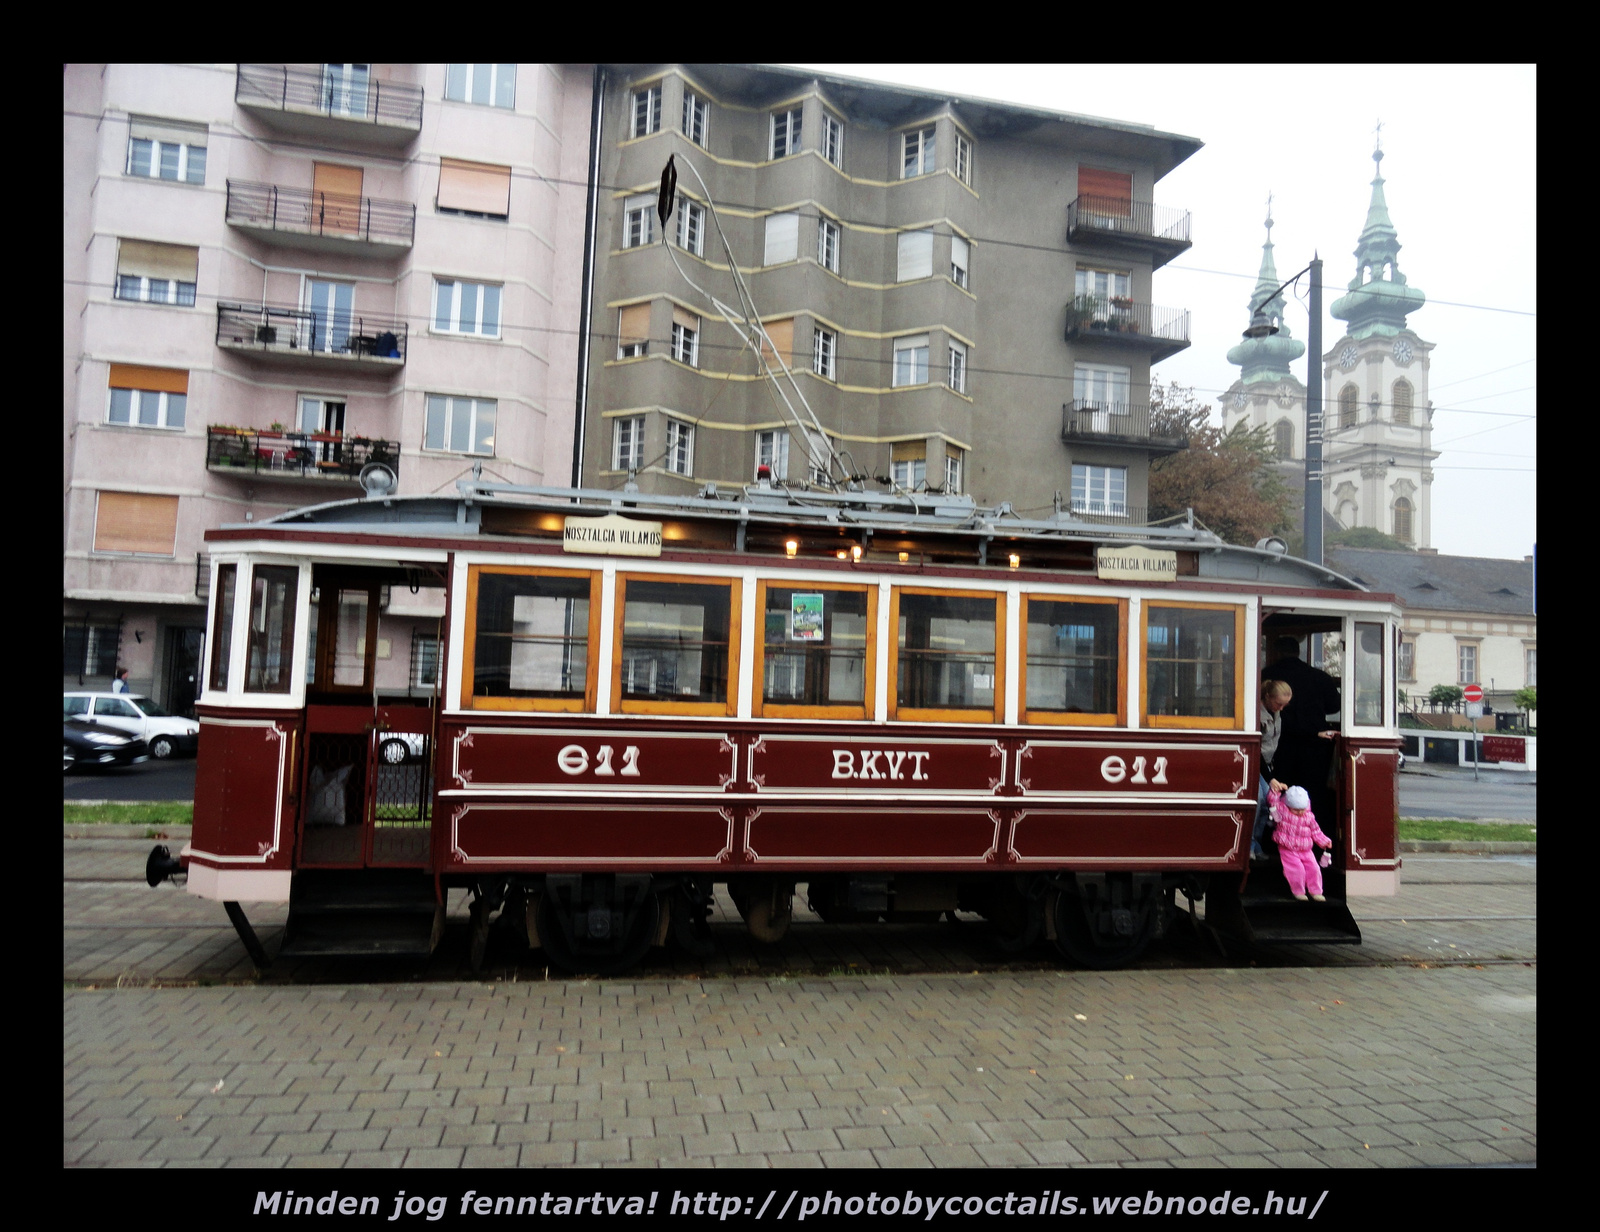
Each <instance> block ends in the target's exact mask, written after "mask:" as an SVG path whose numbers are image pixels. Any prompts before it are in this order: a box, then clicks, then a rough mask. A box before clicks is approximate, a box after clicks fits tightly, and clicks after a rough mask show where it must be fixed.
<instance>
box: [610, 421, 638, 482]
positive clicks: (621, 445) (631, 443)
mask: <svg viewBox="0 0 1600 1232" xmlns="http://www.w3.org/2000/svg"><path fill="white" fill-rule="evenodd" d="M643 465H644V416H643V415H636V416H633V417H632V418H630V419H618V420H616V421H615V424H614V426H613V427H612V429H611V467H612V469H613V470H619V471H636V470H638V469H639V468H640V467H642V466H643Z"/></svg>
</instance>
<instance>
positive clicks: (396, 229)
mask: <svg viewBox="0 0 1600 1232" xmlns="http://www.w3.org/2000/svg"><path fill="white" fill-rule="evenodd" d="M227 219H228V225H229V226H230V227H238V228H240V229H241V230H245V231H252V232H255V233H256V235H257V238H258V239H261V240H263V241H264V242H266V243H268V244H282V245H285V246H288V247H293V248H311V249H315V250H317V251H319V252H355V253H361V254H363V255H366V256H377V257H384V256H398V255H400V254H401V253H403V252H405V251H406V250H407V249H408V248H410V247H411V242H412V238H413V236H414V235H415V233H416V229H417V207H416V206H414V205H412V204H411V203H410V202H409V201H384V200H380V199H379V198H377V197H355V196H345V195H343V194H340V193H326V192H312V191H310V190H308V189H304V188H285V187H282V186H280V185H277V184H255V183H251V182H248V181H242V180H229V181H228V214H227Z"/></svg>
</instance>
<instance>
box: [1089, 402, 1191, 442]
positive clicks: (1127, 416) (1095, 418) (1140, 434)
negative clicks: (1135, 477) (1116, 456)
mask: <svg viewBox="0 0 1600 1232" xmlns="http://www.w3.org/2000/svg"><path fill="white" fill-rule="evenodd" d="M1061 439H1062V440H1063V441H1065V442H1066V443H1067V444H1068V445H1074V444H1077V445H1123V446H1131V447H1133V448H1136V449H1143V450H1145V451H1147V452H1149V453H1151V454H1160V453H1180V452H1182V451H1183V450H1185V449H1187V448H1189V440H1188V438H1187V437H1184V436H1172V435H1167V434H1165V433H1163V432H1160V431H1157V430H1154V429H1152V427H1151V422H1150V408H1149V407H1148V406H1136V405H1134V404H1132V403H1128V402H1087V401H1082V400H1079V401H1073V402H1068V403H1066V404H1065V405H1063V406H1062V408H1061Z"/></svg>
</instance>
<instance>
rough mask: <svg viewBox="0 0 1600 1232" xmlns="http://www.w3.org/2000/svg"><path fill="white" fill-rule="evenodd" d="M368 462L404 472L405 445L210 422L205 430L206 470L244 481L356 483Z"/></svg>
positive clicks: (337, 433) (359, 438)
mask: <svg viewBox="0 0 1600 1232" xmlns="http://www.w3.org/2000/svg"><path fill="white" fill-rule="evenodd" d="M369 462H382V463H383V464H384V465H385V466H387V467H389V469H390V470H392V471H394V473H395V474H396V475H399V473H400V442H399V441H380V440H371V439H369V438H367V437H364V436H346V435H344V434H343V433H342V432H278V431H270V430H268V429H265V428H262V429H256V428H233V427H228V426H226V425H224V424H211V425H210V426H209V427H207V428H206V469H207V470H208V471H215V472H216V473H217V474H219V475H235V476H237V477H239V478H240V479H245V478H249V479H309V480H311V481H313V482H322V483H326V482H329V481H338V482H345V483H348V482H352V481H354V480H355V479H356V478H358V477H359V476H360V474H361V468H362V467H364V466H366V465H367V463H369Z"/></svg>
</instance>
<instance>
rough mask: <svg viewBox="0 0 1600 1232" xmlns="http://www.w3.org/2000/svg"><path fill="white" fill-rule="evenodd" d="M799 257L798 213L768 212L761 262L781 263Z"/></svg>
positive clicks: (769, 263) (764, 263)
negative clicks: (765, 238)
mask: <svg viewBox="0 0 1600 1232" xmlns="http://www.w3.org/2000/svg"><path fill="white" fill-rule="evenodd" d="M799 257H800V215H799V214H796V213H788V214H768V215H767V242H766V247H765V250H764V251H763V253H762V260H761V264H763V265H782V264H783V263H784V262H785V261H795V260H798V259H799Z"/></svg>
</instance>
